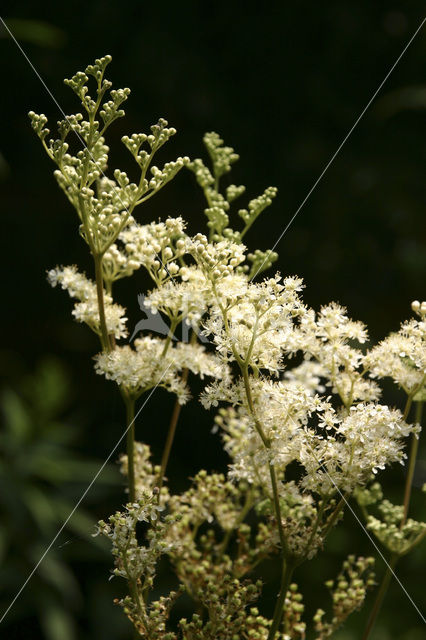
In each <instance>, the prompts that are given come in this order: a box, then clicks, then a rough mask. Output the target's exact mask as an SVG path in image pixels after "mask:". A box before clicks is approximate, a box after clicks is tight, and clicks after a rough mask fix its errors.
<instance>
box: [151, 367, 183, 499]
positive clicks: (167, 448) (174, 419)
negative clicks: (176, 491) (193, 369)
mask: <svg viewBox="0 0 426 640" xmlns="http://www.w3.org/2000/svg"><path fill="white" fill-rule="evenodd" d="M187 379H188V369H184V370H183V372H182V380H183V382H184V383H185V382H186V381H187ZM181 409H182V405H181V404H179V401H178V399H177V398H176V401H175V405H174V407H173V412H172V416H171V418H170V424H169V431H168V433H167V439H166V444H165V445H164V451H163V456H162V458H161V467H160V474H159V476H158V480H157V487H158V489H159V490H160V491H161V487H162V486H163V482H164V474H165V473H166V469H167V464H168V462H169V458H170V452H171V450H172V446H173V440H174V437H175V433H176V427H177V423H178V421H179V416H180V412H181ZM158 495H160V494H158Z"/></svg>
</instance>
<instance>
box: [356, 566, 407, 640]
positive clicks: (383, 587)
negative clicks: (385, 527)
mask: <svg viewBox="0 0 426 640" xmlns="http://www.w3.org/2000/svg"><path fill="white" fill-rule="evenodd" d="M398 559H399V556H398V554H396V553H394V554H393V555H392V556H391V558H390V560H389V565H388V566H387V567H386V571H385V574H384V576H383V579H382V582H381V584H380V588H379V591H378V593H377V596H376V600H375V602H374V605H373V608H372V610H371V613H370V617H369V618H368V622H367V626H366V628H365V631H364V635H363V636H362V640H367V638H368V637H369V636H370V633H371V631H372V629H373V627H374V624H375V622H376V620H377V616H378V615H379V612H380V609H381V607H382V604H383V600H384V598H385V595H386V592H387V590H388V587H389V583H390V579H391V577H392V573H393V570H394V568H395V565H396V563H397V562H398Z"/></svg>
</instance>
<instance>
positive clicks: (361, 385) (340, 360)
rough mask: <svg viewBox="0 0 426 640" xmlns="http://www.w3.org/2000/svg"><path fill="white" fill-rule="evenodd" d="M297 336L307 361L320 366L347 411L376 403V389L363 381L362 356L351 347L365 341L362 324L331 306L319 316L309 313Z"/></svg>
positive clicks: (377, 388) (371, 382)
mask: <svg viewBox="0 0 426 640" xmlns="http://www.w3.org/2000/svg"><path fill="white" fill-rule="evenodd" d="M300 334H301V335H300V340H301V342H302V344H303V351H304V352H305V354H306V357H312V358H315V360H316V361H317V362H318V363H319V364H320V365H321V367H322V371H321V376H322V377H324V378H325V379H326V381H327V382H326V384H327V386H330V387H331V389H332V391H333V393H336V394H338V395H339V396H340V398H341V401H342V402H343V404H344V405H345V406H346V407H349V406H350V405H351V404H352V403H353V402H360V401H362V402H368V401H374V400H378V399H379V397H380V388H379V387H378V385H377V384H376V383H375V382H374V381H372V380H369V379H365V378H364V375H365V355H364V353H363V351H362V350H361V349H360V348H356V347H355V346H354V343H356V342H358V343H359V344H361V345H362V344H364V343H365V342H366V341H367V339H368V334H367V329H366V327H365V325H364V324H363V323H362V322H355V321H353V320H351V319H350V318H348V316H347V312H346V309H345V308H344V307H341V306H340V305H338V304H335V303H331V304H329V305H326V306H324V307H322V308H321V310H320V312H319V313H318V314H315V312H314V311H313V310H309V311H308V312H307V313H306V314H305V315H304V316H303V318H302V319H301V327H300ZM317 371H318V372H319V369H318V370H317Z"/></svg>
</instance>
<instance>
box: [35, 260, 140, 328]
mask: <svg viewBox="0 0 426 640" xmlns="http://www.w3.org/2000/svg"><path fill="white" fill-rule="evenodd" d="M47 278H48V280H49V282H50V284H51V285H52V287H56V285H57V284H60V285H61V287H62V289H66V290H67V291H68V293H69V295H70V297H71V298H77V300H79V302H77V303H76V304H75V305H74V309H73V312H72V315H73V316H74V317H75V319H76V320H77V321H78V322H85V323H86V324H87V325H88V326H89V327H90V328H91V329H92V330H93V331H94V332H95V333H97V334H98V335H99V336H100V335H101V329H100V320H99V307H98V298H97V293H96V284H95V283H94V282H93V281H92V280H89V279H88V278H86V276H85V275H84V274H83V273H80V272H79V271H78V270H77V267H75V266H69V267H56V269H51V270H50V271H48V273H47ZM104 305H105V318H106V325H107V329H108V332H109V333H111V334H113V335H114V336H115V337H116V338H125V337H126V336H127V329H126V321H127V318H126V317H125V313H126V310H125V309H124V308H123V307H121V306H120V305H118V304H114V303H113V301H112V297H111V296H110V295H109V294H108V293H106V292H105V291H104Z"/></svg>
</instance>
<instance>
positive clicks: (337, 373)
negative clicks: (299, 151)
mask: <svg viewBox="0 0 426 640" xmlns="http://www.w3.org/2000/svg"><path fill="white" fill-rule="evenodd" d="M110 60H111V58H110V56H105V57H104V58H100V59H98V60H96V61H95V63H94V64H93V65H89V66H88V67H87V69H86V70H85V72H79V73H77V74H76V75H75V76H73V77H72V78H71V79H70V80H66V81H65V82H66V84H67V85H68V86H70V88H71V89H72V90H73V91H74V92H75V93H76V94H77V96H78V98H79V100H80V102H81V105H82V113H77V114H74V115H70V116H67V117H66V118H64V119H63V120H62V121H60V122H59V123H58V137H57V138H56V139H55V138H53V139H49V130H48V129H47V128H46V124H47V118H46V117H45V116H44V115H36V114H35V113H33V112H31V113H30V118H31V122H32V126H33V128H34V130H35V131H36V133H37V134H38V136H39V137H40V139H41V141H42V144H43V146H44V148H45V150H46V152H47V153H48V155H49V157H50V158H51V159H52V160H53V161H54V163H55V164H56V167H57V168H56V170H55V176H56V178H57V181H58V184H59V186H60V187H61V189H62V190H63V191H64V192H65V194H66V195H67V197H68V199H69V200H70V202H71V204H72V205H73V207H74V208H75V210H76V212H77V215H78V220H79V225H80V226H79V231H80V235H81V236H82V238H83V240H84V241H85V242H86V243H87V245H88V248H89V251H90V253H91V255H92V257H93V272H94V279H91V278H90V277H89V276H88V275H85V274H83V273H81V272H80V271H79V270H78V268H77V267H76V266H60V267H56V268H53V269H51V270H50V271H49V272H48V279H49V281H50V283H51V284H52V285H53V286H55V285H59V286H61V287H62V288H63V289H66V290H67V291H68V293H69V294H70V296H71V297H72V298H74V299H75V300H76V302H75V305H74V309H73V312H72V313H73V316H74V317H75V319H76V320H77V321H79V322H84V323H86V324H87V325H88V326H89V327H90V328H91V329H92V331H94V332H95V333H96V334H97V335H98V336H99V341H100V352H99V353H98V354H97V355H96V357H95V369H96V372H97V373H98V374H100V375H103V376H104V377H105V378H106V379H107V380H110V381H112V382H113V383H115V385H116V386H117V387H118V390H119V392H120V394H121V396H122V398H123V402H124V405H125V407H126V429H127V448H126V451H125V452H123V453H122V454H121V457H120V464H121V471H122V473H123V475H124V477H125V478H126V481H127V498H126V504H125V506H124V507H123V508H122V509H120V510H119V511H117V513H115V514H114V515H112V516H110V517H109V518H105V520H103V521H101V522H100V523H99V529H98V533H100V534H102V535H104V536H106V537H107V538H109V539H110V541H111V545H112V553H113V557H114V569H113V574H114V575H115V576H118V577H120V578H122V579H124V580H125V581H126V583H127V586H128V595H127V596H125V597H124V598H122V599H119V600H117V602H118V604H119V605H120V606H121V607H122V608H123V611H124V613H125V614H126V615H127V616H128V618H129V620H130V621H131V622H132V624H133V626H134V629H135V632H136V634H137V636H138V637H141V638H145V639H147V640H178V639H182V640H213V639H215V640H219V639H220V640H228V639H229V640H236V639H240V638H247V639H249V638H250V639H253V640H254V639H256V640H278V639H280V640H289V639H293V638H300V639H303V638H305V637H306V635H307V634H308V635H309V637H315V638H317V640H323V639H325V638H330V637H332V636H333V634H334V633H335V632H336V631H337V630H338V629H339V628H340V627H341V626H342V625H343V624H344V623H345V621H346V619H347V618H348V616H349V615H350V614H351V613H352V612H354V611H355V610H357V609H359V608H360V607H361V606H362V604H363V602H364V599H365V596H366V592H367V590H369V589H372V588H374V587H375V584H376V583H375V578H374V573H373V567H372V565H373V563H374V560H373V558H365V557H356V555H351V556H349V557H348V558H347V559H346V560H344V561H343V566H342V571H341V573H340V574H339V575H338V576H337V577H336V578H333V576H324V581H325V585H326V587H327V588H328V589H329V590H330V592H331V600H332V602H331V606H330V610H329V612H325V611H324V610H322V609H318V610H317V612H316V613H315V614H314V616H313V618H312V619H305V616H304V604H303V596H302V592H303V584H301V585H297V584H296V583H295V582H293V578H294V577H296V575H297V568H298V567H299V566H300V565H301V564H302V563H304V562H308V561H309V560H311V559H312V558H313V557H314V556H315V555H316V554H317V553H327V548H326V544H327V536H328V535H329V533H330V531H331V530H332V529H333V528H334V527H336V526H338V524H339V521H340V520H341V518H342V515H343V513H344V510H345V507H346V505H347V503H348V501H349V500H351V499H352V498H354V499H355V500H356V503H357V504H358V505H359V509H360V510H361V513H362V514H363V515H364V517H365V523H366V527H367V529H368V530H369V531H370V532H371V534H373V535H374V536H375V537H376V538H377V541H378V542H379V543H380V545H382V547H384V548H385V549H386V550H388V552H389V555H388V557H389V565H390V567H391V568H392V567H394V566H395V565H396V562H397V560H399V558H400V557H401V556H403V555H405V554H406V553H408V552H409V551H410V550H411V549H412V548H413V547H414V546H416V545H417V544H419V543H420V541H421V540H422V539H423V538H424V537H425V536H426V524H425V523H422V522H417V521H416V520H414V519H412V518H410V517H409V515H408V514H409V505H410V495H411V486H412V479H413V470H414V464H415V459H416V455H417V448H418V440H419V433H420V419H421V407H422V403H423V401H424V399H425V397H426V385H425V380H426V378H425V373H426V349H425V336H426V321H425V316H426V303H424V302H423V303H419V302H414V303H413V305H412V309H413V312H414V313H415V317H414V318H412V319H411V320H408V321H407V322H405V323H404V324H403V325H402V327H401V329H400V331H399V332H398V333H395V334H391V335H390V336H389V337H388V338H386V339H385V340H384V341H383V342H381V343H379V344H378V345H376V346H372V347H370V348H368V347H369V344H368V333H367V328H366V327H365V325H364V324H363V323H361V322H358V321H353V320H351V319H350V318H349V317H348V314H347V311H346V309H345V308H343V307H342V306H340V305H338V304H335V303H331V304H328V305H325V306H324V307H322V308H321V309H320V310H319V311H318V312H316V311H314V310H313V309H310V308H308V307H307V306H306V304H305V303H304V302H303V298H302V290H303V286H304V285H303V282H302V280H301V279H300V278H298V277H297V276H285V277H283V276H281V275H280V273H270V274H269V275H268V276H267V277H265V278H263V275H262V276H261V275H260V274H262V273H263V272H264V271H266V270H270V269H271V267H272V265H273V263H274V262H275V261H276V259H277V254H276V253H275V252H273V251H260V250H258V249H254V250H251V251H248V249H247V247H246V245H245V244H244V241H245V239H246V234H247V232H248V231H249V229H250V228H251V226H252V225H253V224H254V223H255V222H256V219H257V218H258V217H259V215H261V214H262V212H263V211H264V210H265V209H266V208H267V207H268V206H269V205H270V204H271V203H272V200H273V198H274V196H275V195H276V189H275V188H273V187H268V188H267V189H265V191H264V193H263V194H261V195H259V196H257V197H255V198H253V199H251V200H250V201H249V202H248V204H246V206H243V207H242V208H239V209H238V207H237V206H236V204H235V203H236V201H237V200H240V199H241V198H242V197H243V195H244V192H245V187H244V186H241V185H234V184H232V183H231V184H230V181H229V176H227V174H229V172H230V171H231V169H232V165H233V164H234V163H235V162H236V161H237V160H238V155H237V154H236V153H235V152H234V150H233V149H232V148H231V147H228V146H225V144H224V142H223V140H222V139H221V138H220V137H219V136H218V135H217V134H216V133H208V134H206V135H205V137H204V143H205V147H206V150H207V154H208V157H209V163H208V164H206V163H205V162H204V161H203V160H201V159H195V160H189V159H188V158H186V157H184V158H178V159H177V160H175V161H172V162H168V163H166V164H165V165H164V166H163V167H161V168H159V167H157V166H155V165H154V164H153V161H154V156H155V154H156V152H157V151H158V149H159V148H160V147H162V146H163V145H164V144H165V143H166V142H167V141H168V140H169V139H170V137H171V136H172V135H174V134H175V130H174V129H173V128H171V127H169V126H168V123H167V122H166V121H165V120H163V119H160V120H159V121H158V123H157V124H155V125H153V126H152V127H151V129H150V133H148V134H144V133H133V134H131V135H128V136H124V137H123V138H122V142H123V144H124V145H125V147H126V148H127V149H128V151H129V152H130V154H131V156H132V157H133V159H134V161H135V164H136V165H137V167H138V170H139V178H138V180H137V181H136V182H131V180H130V179H129V177H128V176H127V174H126V173H125V172H124V171H121V170H119V169H116V170H115V171H113V172H111V170H110V167H109V165H108V152H109V148H108V146H107V145H106V141H105V134H106V132H107V129H108V128H109V126H111V125H112V123H113V122H114V120H116V119H117V118H120V117H122V116H123V115H124V111H123V109H122V105H123V102H124V101H125V100H126V99H127V98H128V96H129V93H130V90H129V89H119V90H112V89H111V83H110V82H109V81H108V80H106V79H105V70H106V67H107V65H108V63H109V62H110ZM184 167H186V168H187V169H188V170H190V171H191V172H192V173H193V174H194V176H195V179H196V182H197V183H198V185H199V186H200V187H201V189H202V190H203V192H204V195H205V199H206V208H205V210H204V214H205V218H206V222H207V225H206V226H207V232H206V234H205V233H202V232H200V233H198V234H196V235H195V236H190V235H188V233H187V231H186V224H185V221H184V219H183V218H181V217H168V218H165V219H164V220H159V221H155V222H150V221H149V220H146V218H145V219H144V218H141V219H140V220H139V219H137V217H136V216H137V215H138V213H139V211H141V213H142V212H143V211H144V209H145V208H146V207H142V206H141V205H144V204H145V202H146V201H147V200H149V199H150V198H151V197H152V196H154V195H155V194H156V193H157V192H158V191H159V190H160V189H161V188H163V187H164V186H165V185H166V183H168V182H169V181H170V180H171V179H172V178H174V177H175V176H176V174H177V173H178V172H179V171H180V170H181V169H183V168H184ZM224 176H226V184H227V186H225V187H223V180H222V179H223V177H224ZM221 180H222V182H221ZM195 188H196V187H195ZM201 231H202V230H201ZM141 268H143V269H145V270H146V271H147V273H148V274H149V275H150V277H151V279H152V283H153V285H152V287H153V288H152V290H150V291H148V292H145V297H144V304H145V306H146V308H148V309H149V310H150V312H151V313H153V314H160V315H161V318H162V322H165V323H166V326H167V328H168V331H166V335H153V334H152V333H148V332H139V334H138V335H137V338H136V339H135V340H134V342H130V343H129V341H128V329H127V326H126V321H127V318H126V310H125V309H124V308H123V306H121V305H120V304H118V303H117V302H116V301H115V299H114V296H113V284H114V282H115V281H116V280H118V279H120V278H124V277H130V276H132V275H133V274H135V273H136V272H137V271H138V270H139V269H141ZM179 326H184V327H186V328H188V329H190V331H191V339H190V341H187V342H185V341H179V340H177V339H176V336H175V333H176V330H177V328H178V327H179ZM189 372H192V374H195V375H197V376H199V377H200V378H202V379H204V380H205V385H204V390H203V392H202V394H201V398H200V400H201V404H202V406H203V407H204V408H205V409H206V410H208V411H211V412H212V413H213V415H212V425H213V428H214V430H215V431H216V432H218V437H221V438H222V441H223V446H224V450H225V452H226V454H227V455H228V456H229V466H228V472H227V474H226V475H224V474H217V473H208V472H207V471H205V470H203V469H200V471H199V473H198V474H197V475H196V476H195V478H193V479H192V480H188V487H187V489H186V491H184V492H183V493H180V494H176V493H174V492H173V483H172V482H170V483H169V482H168V481H167V478H166V468H167V464H168V460H169V457H170V455H171V453H172V448H173V439H174V434H175V431H176V428H177V425H178V420H179V417H180V407H181V406H182V405H183V404H184V403H186V402H187V401H188V400H189V399H190V389H189V386H188V373H189ZM385 377H390V378H392V379H393V380H394V382H395V383H396V384H397V385H398V386H399V387H400V389H401V391H402V395H405V397H406V401H405V408H402V407H401V408H398V407H389V406H387V405H385V404H383V403H382V402H381V400H380V399H381V394H382V391H381V387H380V380H381V379H382V378H385ZM157 386H161V387H164V388H165V389H167V391H169V392H170V393H172V394H174V395H175V396H176V404H175V407H174V410H173V413H172V416H171V417H170V418H169V417H168V416H164V417H163V419H162V420H161V421H160V424H161V425H162V426H163V428H164V439H165V446H164V453H163V456H162V458H161V460H158V461H156V460H152V457H151V452H150V448H149V442H148V441H147V440H148V439H149V431H147V430H145V431H143V430H142V429H139V428H138V426H139V425H136V429H137V436H138V439H136V437H135V435H136V434H135V432H136V429H135V421H134V416H135V403H136V402H137V401H138V399H139V398H141V397H142V396H143V395H144V394H146V393H147V392H148V391H150V390H153V389H155V388H156V387H157ZM413 403H414V404H415V405H416V415H415V418H414V420H412V419H411V408H412V404H413ZM167 424H168V425H169V426H168V429H167V426H166V425H167ZM119 435H120V434H117V436H119ZM408 438H411V449H410V453H409V457H408V460H409V462H408V471H407V476H406V485H405V493H404V496H403V504H402V505H393V504H392V503H391V502H390V501H389V500H387V499H385V498H384V495H383V491H382V488H381V487H380V485H379V483H378V481H377V480H376V478H377V474H378V473H379V472H380V471H381V470H382V469H384V468H385V467H387V466H389V465H391V464H393V463H402V464H404V463H405V460H406V458H407V454H406V452H405V449H406V444H407V439H408ZM354 504H355V503H354ZM140 522H143V523H145V527H144V531H145V533H144V539H143V540H141V535H140V531H137V527H138V523H140ZM354 551H355V553H356V550H354ZM164 556H166V557H167V558H168V560H169V566H170V567H171V569H172V570H173V572H174V574H175V576H176V588H175V589H174V590H173V591H172V592H170V593H164V594H162V595H161V596H160V597H158V592H157V591H156V590H155V586H156V582H155V580H156V571H157V566H158V562H159V561H160V559H161V558H162V557H164ZM271 557H276V558H277V562H279V566H280V568H281V578H280V583H279V584H277V585H276V593H277V596H276V600H275V603H274V608H273V610H272V611H262V609H261V602H260V603H259V598H260V596H261V592H262V587H263V581H262V579H261V577H260V578H259V576H261V575H262V567H263V563H264V561H265V560H267V559H269V558H271ZM390 576H391V573H390V572H388V573H386V574H385V578H384V583H382V586H381V587H380V590H379V593H378V598H377V600H376V604H375V605H374V608H373V611H372V614H371V616H370V621H369V624H368V628H367V629H366V633H365V636H364V637H365V638H367V637H368V635H369V633H370V630H371V628H372V625H373V623H374V620H375V618H376V616H377V613H378V611H379V608H380V604H381V601H382V599H383V597H384V593H385V591H386V587H387V582H389V578H390ZM154 592H155V593H156V595H155V596H154V595H153V594H154ZM182 594H186V596H187V597H188V596H189V598H190V599H191V600H192V603H193V610H192V611H190V610H189V611H188V614H187V616H186V617H184V618H181V619H176V616H172V619H173V620H174V622H173V623H171V622H170V614H171V611H172V610H173V607H174V605H175V602H176V600H177V599H179V598H180V597H181V596H182Z"/></svg>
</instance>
